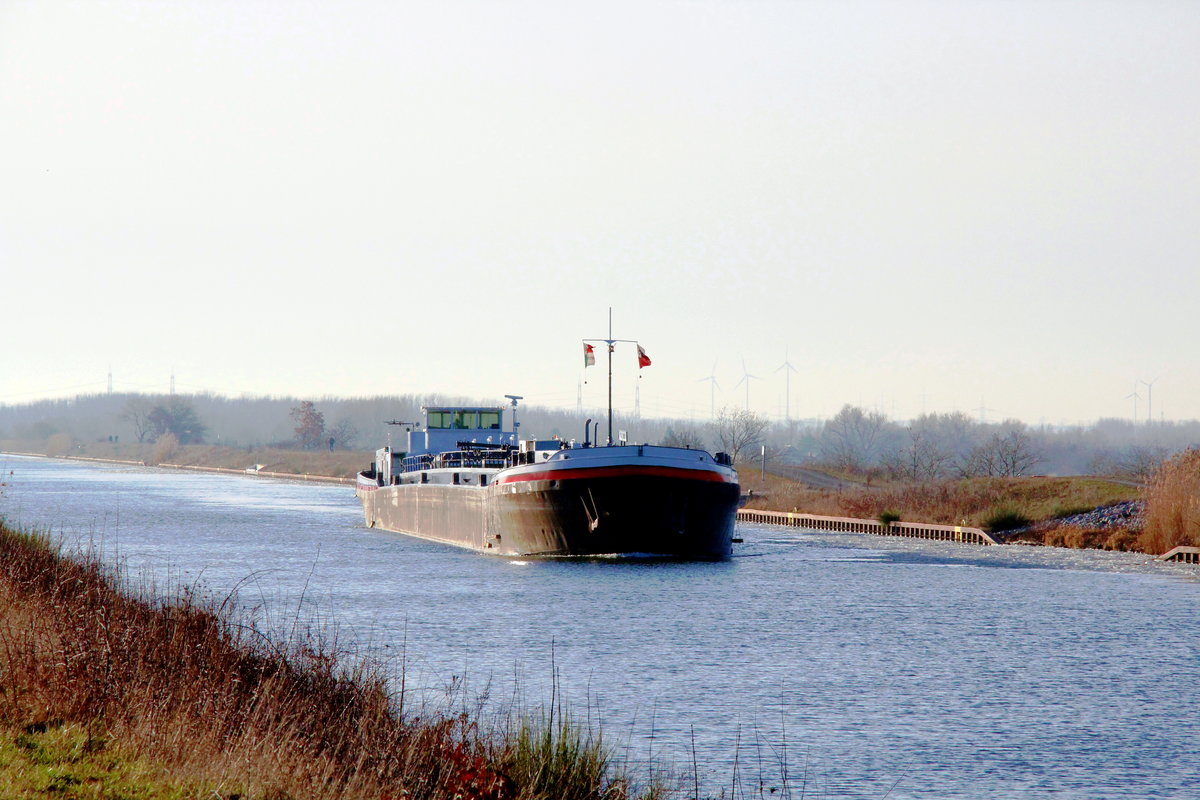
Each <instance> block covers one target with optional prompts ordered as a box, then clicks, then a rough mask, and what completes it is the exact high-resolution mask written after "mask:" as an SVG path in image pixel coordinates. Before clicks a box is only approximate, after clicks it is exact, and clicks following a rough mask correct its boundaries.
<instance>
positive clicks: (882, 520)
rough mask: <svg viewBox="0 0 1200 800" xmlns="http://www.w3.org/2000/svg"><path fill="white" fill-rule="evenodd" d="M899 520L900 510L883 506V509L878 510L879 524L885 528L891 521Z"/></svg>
mask: <svg viewBox="0 0 1200 800" xmlns="http://www.w3.org/2000/svg"><path fill="white" fill-rule="evenodd" d="M899 521H900V512H899V511H893V510H892V509H890V508H885V509H884V510H883V511H880V512H879V524H880V525H882V526H883V527H885V528H886V527H887V526H889V525H891V524H892V523H893V522H899Z"/></svg>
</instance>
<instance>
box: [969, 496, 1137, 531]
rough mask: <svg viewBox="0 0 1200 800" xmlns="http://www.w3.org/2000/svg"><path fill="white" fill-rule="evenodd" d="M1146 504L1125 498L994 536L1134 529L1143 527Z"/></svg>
mask: <svg viewBox="0 0 1200 800" xmlns="http://www.w3.org/2000/svg"><path fill="white" fill-rule="evenodd" d="M1144 510H1145V504H1144V503H1143V502H1142V501H1141V500H1125V501H1123V502H1120V503H1114V504H1113V505H1111V506H1097V507H1096V508H1093V509H1092V510H1091V511H1084V512H1082V513H1080V514H1071V515H1070V516H1067V517H1055V518H1054V519H1048V520H1045V521H1043V522H1038V523H1035V524H1033V525H1030V526H1028V527H1025V528H1014V529H1013V530H1009V531H997V532H996V533H993V534H992V536H993V537H994V538H996V539H1000V540H1008V539H1011V538H1013V537H1014V536H1018V535H1019V534H1022V533H1041V532H1044V531H1048V530H1051V529H1053V528H1063V527H1072V528H1086V529H1089V530H1095V529H1101V528H1117V527H1120V528H1128V529H1129V530H1133V531H1140V530H1141V529H1142V514H1143V511H1144Z"/></svg>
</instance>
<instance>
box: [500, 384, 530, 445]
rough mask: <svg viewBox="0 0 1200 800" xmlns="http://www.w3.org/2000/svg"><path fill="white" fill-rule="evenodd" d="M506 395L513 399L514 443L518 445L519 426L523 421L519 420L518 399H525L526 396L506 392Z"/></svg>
mask: <svg viewBox="0 0 1200 800" xmlns="http://www.w3.org/2000/svg"><path fill="white" fill-rule="evenodd" d="M504 396H505V397H507V398H508V399H509V400H511V401H512V410H513V412H512V414H513V445H514V446H515V445H516V443H517V439H518V436H517V428H519V427H521V423H519V422H517V401H518V400H524V399H525V398H524V397H522V396H521V395H519V394H506V395H504Z"/></svg>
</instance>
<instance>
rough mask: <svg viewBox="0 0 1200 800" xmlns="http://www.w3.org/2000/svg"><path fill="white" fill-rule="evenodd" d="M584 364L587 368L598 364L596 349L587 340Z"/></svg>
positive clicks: (584, 347)
mask: <svg viewBox="0 0 1200 800" xmlns="http://www.w3.org/2000/svg"><path fill="white" fill-rule="evenodd" d="M583 366H584V367H585V368H586V367H594V366H596V351H595V350H594V349H593V348H592V346H591V345H590V344H588V343H587V342H584V343H583Z"/></svg>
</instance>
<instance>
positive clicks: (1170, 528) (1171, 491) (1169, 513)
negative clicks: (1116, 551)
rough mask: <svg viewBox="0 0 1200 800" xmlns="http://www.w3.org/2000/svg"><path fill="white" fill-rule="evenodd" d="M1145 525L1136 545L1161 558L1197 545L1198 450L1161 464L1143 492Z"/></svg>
mask: <svg viewBox="0 0 1200 800" xmlns="http://www.w3.org/2000/svg"><path fill="white" fill-rule="evenodd" d="M1145 499H1146V515H1145V520H1146V522H1145V526H1144V528H1143V531H1142V535H1141V538H1140V539H1139V542H1138V544H1139V546H1140V547H1141V549H1142V550H1143V551H1145V552H1147V553H1154V554H1155V555H1161V554H1163V553H1165V552H1167V551H1168V550H1170V549H1171V548H1173V547H1177V546H1179V545H1189V546H1192V547H1197V546H1200V450H1185V451H1184V452H1182V453H1179V454H1177V455H1176V456H1174V457H1173V458H1170V459H1168V460H1167V461H1165V462H1163V465H1162V466H1161V467H1160V468H1159V469H1158V471H1157V472H1156V473H1155V474H1154V477H1153V478H1152V479H1151V480H1150V483H1149V485H1148V486H1147V487H1146V491H1145Z"/></svg>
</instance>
